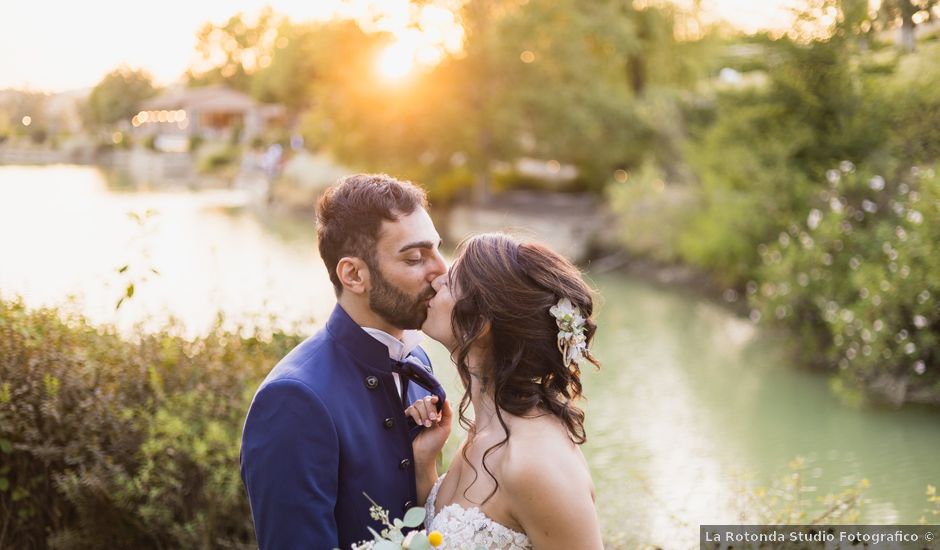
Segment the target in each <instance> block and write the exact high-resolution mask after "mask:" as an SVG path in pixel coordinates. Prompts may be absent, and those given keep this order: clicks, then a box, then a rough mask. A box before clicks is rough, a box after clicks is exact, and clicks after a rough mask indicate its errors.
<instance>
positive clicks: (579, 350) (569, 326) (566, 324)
mask: <svg viewBox="0 0 940 550" xmlns="http://www.w3.org/2000/svg"><path fill="white" fill-rule="evenodd" d="M548 312H549V313H550V314H551V316H552V317H554V318H555V323H556V324H557V325H558V351H560V352H561V355H562V357H563V358H564V360H565V365H566V366H567V365H570V364H572V363H576V362H578V361H579V360H580V359H581V358H582V357H583V356H584V353H585V352H586V351H587V349H588V347H587V342H586V338H585V336H584V322H585V321H584V317H582V316H581V311H580V310H579V309H578V308H576V307H575V306H574V305H573V304H572V303H571V300H569V299H568V298H561V299H560V300H558V303H557V304H556V305H554V306H552V307H551V308H549V310H548Z"/></svg>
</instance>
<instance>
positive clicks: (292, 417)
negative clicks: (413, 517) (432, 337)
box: [241, 305, 430, 550]
mask: <svg viewBox="0 0 940 550" xmlns="http://www.w3.org/2000/svg"><path fill="white" fill-rule="evenodd" d="M412 355H415V356H417V357H418V358H419V359H421V360H422V361H423V362H424V363H425V364H428V365H429V364H430V362H429V360H428V357H427V355H426V354H425V353H424V351H423V350H421V349H420V348H418V349H416V350H415V351H414V352H412ZM425 395H428V392H426V391H425V390H424V389H422V388H421V387H419V386H418V385H417V384H414V383H411V384H408V398H409V400H408V402H409V403H411V402H413V401H414V400H415V399H418V398H421V397H424V396H425ZM404 408H405V406H404V405H403V404H402V402H401V398H400V397H399V395H398V390H397V388H396V387H395V381H394V378H393V377H392V370H391V361H390V360H389V356H388V348H387V347H386V346H385V345H384V344H382V343H381V342H379V341H378V340H376V339H375V338H373V337H372V336H370V335H369V334H368V333H366V332H365V331H364V330H362V328H361V327H360V326H359V325H357V324H356V323H355V322H353V320H352V319H351V318H350V317H349V315H348V314H347V313H346V312H345V311H344V310H343V309H342V308H341V307H340V306H339V305H337V306H336V308H335V309H334V310H333V313H332V315H331V316H330V319H329V321H328V322H327V324H326V327H325V328H324V329H323V330H321V331H319V332H318V333H317V334H315V335H313V336H311V337H310V338H308V339H307V340H305V341H304V342H303V343H301V344H300V345H298V346H297V347H296V348H294V349H293V350H292V351H291V352H290V353H289V354H287V356H285V357H284V358H283V359H282V360H281V361H280V362H279V363H278V364H277V366H275V367H274V369H273V370H272V371H271V372H270V373H269V374H268V376H267V378H265V380H264V382H263V383H262V384H261V386H260V387H259V388H258V391H257V393H256V394H255V397H254V399H253V400H252V403H251V408H250V409H249V411H248V417H247V418H246V419H245V427H244V432H243V434H242V447H241V475H242V481H243V482H244V484H245V488H246V489H247V491H248V500H249V502H250V503H251V514H252V518H253V519H254V523H255V533H256V535H257V538H258V546H259V547H260V548H262V549H279V550H280V549H291V548H303V549H305V550H319V549H327V550H332V549H333V548H334V547H339V548H343V549H348V548H349V546H350V544H352V543H355V542H359V541H362V540H367V539H368V540H371V539H372V537H371V535H370V534H369V532H368V530H367V529H366V528H367V526H372V527H373V528H377V530H381V529H378V527H379V525H378V523H377V522H375V521H374V520H373V519H372V518H371V517H369V506H370V503H369V501H368V500H367V499H366V497H365V496H364V495H363V493H366V494H368V495H369V496H370V497H371V498H372V499H373V500H375V501H376V502H377V503H378V504H379V505H380V506H382V507H383V508H385V509H386V510H388V511H389V512H391V517H393V518H396V517H397V518H400V517H402V515H403V513H404V511H405V509H407V508H410V507H411V506H414V503H415V501H416V500H417V497H416V488H415V471H414V456H413V454H412V450H411V441H412V439H413V438H414V436H416V435H417V433H418V431H420V428H412V429H410V430H409V428H408V424H407V419H406V417H405V415H404V412H403V411H404Z"/></svg>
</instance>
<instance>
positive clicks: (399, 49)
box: [376, 42, 415, 80]
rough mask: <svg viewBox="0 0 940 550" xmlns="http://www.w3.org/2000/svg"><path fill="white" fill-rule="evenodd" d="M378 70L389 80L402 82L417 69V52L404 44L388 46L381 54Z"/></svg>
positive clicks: (378, 60)
mask: <svg viewBox="0 0 940 550" xmlns="http://www.w3.org/2000/svg"><path fill="white" fill-rule="evenodd" d="M376 68H377V69H378V72H379V74H380V75H381V76H382V77H383V78H385V79H387V80H402V79H404V78H405V77H407V76H408V75H410V74H411V73H412V72H413V71H414V69H415V50H414V48H410V47H408V45H407V44H404V43H402V42H396V43H394V44H392V45H390V46H387V47H386V48H385V49H384V50H382V51H381V53H379V56H378V59H377V60H376Z"/></svg>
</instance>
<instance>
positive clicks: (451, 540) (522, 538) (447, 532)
mask: <svg viewBox="0 0 940 550" xmlns="http://www.w3.org/2000/svg"><path fill="white" fill-rule="evenodd" d="M446 475H447V474H446V473H445V474H444V475H442V476H441V477H439V478H437V482H435V483H434V487H432V488H431V493H430V494H429V495H428V501H427V503H426V504H425V505H424V507H425V510H426V511H427V516H426V518H425V522H424V524H425V527H427V529H428V532H429V533H430V532H431V531H440V532H441V534H442V535H444V543H443V544H442V545H441V546H438V547H437V548H438V550H476V549H477V548H479V547H483V548H485V549H486V550H531V548H532V543H530V542H529V537H527V536H526V535H525V533H520V532H518V531H513V530H512V529H510V528H508V527H506V526H505V525H502V524H499V523H496V522H495V521H493V520H491V519H490V518H488V517H486V514H484V513H483V512H482V511H480V509H479V508H477V507H476V506H474V507H473V508H464V507H463V506H461V505H459V504H448V505H447V506H444V507H443V508H441V511H440V512H439V513H437V514H435V513H434V502H435V501H436V500H437V491H438V489H440V488H441V482H442V481H444V476H446Z"/></svg>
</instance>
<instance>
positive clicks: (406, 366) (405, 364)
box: [392, 355, 447, 412]
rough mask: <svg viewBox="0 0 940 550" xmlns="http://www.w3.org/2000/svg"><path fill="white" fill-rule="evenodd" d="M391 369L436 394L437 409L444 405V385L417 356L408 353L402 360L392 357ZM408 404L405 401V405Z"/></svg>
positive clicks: (445, 395) (445, 396)
mask: <svg viewBox="0 0 940 550" xmlns="http://www.w3.org/2000/svg"><path fill="white" fill-rule="evenodd" d="M392 369H393V370H394V371H395V372H397V373H398V374H399V375H401V376H403V377H404V378H406V379H407V380H411V381H412V382H414V383H415V384H417V385H419V386H421V387H422V388H424V389H426V390H428V391H429V392H431V393H432V394H434V395H436V396H437V411H438V412H440V411H441V409H442V408H443V407H444V400H445V399H447V394H446V393H444V386H442V385H441V383H440V382H438V380H437V378H435V377H434V375H433V374H431V369H430V368H429V367H426V366H425V365H424V364H423V363H422V362H421V361H420V360H419V359H418V358H417V357H415V356H413V355H409V356H408V357H406V358H405V360H404V361H397V360H395V359H392ZM409 404H410V403H405V405H406V406H407V405H409Z"/></svg>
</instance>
